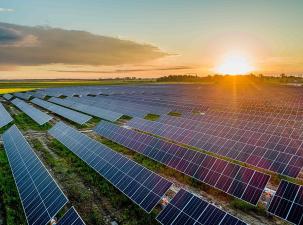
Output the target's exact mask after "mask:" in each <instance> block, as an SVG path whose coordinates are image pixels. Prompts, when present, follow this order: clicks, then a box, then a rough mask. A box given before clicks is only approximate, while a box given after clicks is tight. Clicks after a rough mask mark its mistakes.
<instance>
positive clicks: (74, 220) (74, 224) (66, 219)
mask: <svg viewBox="0 0 303 225" xmlns="http://www.w3.org/2000/svg"><path fill="white" fill-rule="evenodd" d="M57 225H85V223H84V221H83V220H82V218H81V217H80V215H79V214H78V212H77V211H76V209H75V208H74V207H72V208H70V209H69V210H68V211H67V212H66V213H65V214H64V216H63V217H62V218H61V219H60V220H59V221H58V223H57Z"/></svg>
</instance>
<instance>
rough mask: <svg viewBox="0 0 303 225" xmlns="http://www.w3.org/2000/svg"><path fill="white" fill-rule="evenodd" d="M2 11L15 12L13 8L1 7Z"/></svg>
mask: <svg viewBox="0 0 303 225" xmlns="http://www.w3.org/2000/svg"><path fill="white" fill-rule="evenodd" d="M0 12H15V10H13V9H6V8H0Z"/></svg>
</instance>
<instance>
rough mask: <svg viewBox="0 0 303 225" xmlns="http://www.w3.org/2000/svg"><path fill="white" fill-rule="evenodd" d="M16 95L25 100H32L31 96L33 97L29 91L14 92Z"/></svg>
mask: <svg viewBox="0 0 303 225" xmlns="http://www.w3.org/2000/svg"><path fill="white" fill-rule="evenodd" d="M14 95H15V96H16V97H18V98H21V99H23V100H30V98H31V97H32V96H31V95H30V94H27V93H14Z"/></svg>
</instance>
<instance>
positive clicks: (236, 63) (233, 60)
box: [215, 54, 254, 75]
mask: <svg viewBox="0 0 303 225" xmlns="http://www.w3.org/2000/svg"><path fill="white" fill-rule="evenodd" d="M253 69H254V68H253V66H251V65H250V63H249V61H248V59H247V57H245V56H244V55H241V54H229V55H226V56H225V57H224V59H223V60H222V62H221V64H219V65H218V66H217V67H216V69H215V71H216V72H217V73H219V74H228V75H245V74H248V73H251V72H252V71H253Z"/></svg>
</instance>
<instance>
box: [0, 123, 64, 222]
mask: <svg viewBox="0 0 303 225" xmlns="http://www.w3.org/2000/svg"><path fill="white" fill-rule="evenodd" d="M3 143H4V148H5V151H6V154H7V157H8V161H9V164H10V167H11V170H12V173H13V176H14V180H15V183H16V186H17V189H18V192H19V196H20V199H21V202H22V205H23V209H24V212H25V215H26V219H27V222H28V224H29V225H45V224H48V222H49V221H50V220H51V219H52V218H53V217H54V216H55V215H56V214H57V213H58V212H59V211H60V210H61V209H62V207H63V206H64V205H65V204H66V203H67V202H68V200H67V198H66V197H65V195H64V193H63V192H62V191H61V189H60V188H59V186H58V185H57V184H56V182H55V180H54V179H53V178H52V177H51V175H50V174H49V172H48V171H47V169H46V168H45V166H44V165H43V164H42V162H41V161H40V160H39V158H38V157H37V155H36V154H35V152H34V151H33V150H32V148H31V147H30V145H29V144H28V142H27V141H26V140H25V138H24V137H23V135H22V134H21V132H20V131H19V130H18V128H17V127H16V126H15V125H14V126H12V127H11V128H10V129H9V130H7V131H6V132H5V133H4V134H3Z"/></svg>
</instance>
